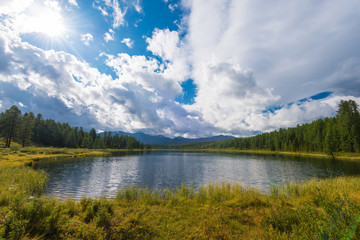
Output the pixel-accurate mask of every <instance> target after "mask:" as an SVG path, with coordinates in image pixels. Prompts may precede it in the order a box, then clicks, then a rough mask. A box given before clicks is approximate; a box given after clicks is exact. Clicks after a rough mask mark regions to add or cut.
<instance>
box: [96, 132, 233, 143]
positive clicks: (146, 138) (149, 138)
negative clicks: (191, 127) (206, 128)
mask: <svg viewBox="0 0 360 240" xmlns="http://www.w3.org/2000/svg"><path fill="white" fill-rule="evenodd" d="M111 133H112V135H116V134H118V135H128V136H132V137H135V138H136V139H137V140H138V141H140V142H142V143H144V144H151V145H178V144H188V143H202V142H215V141H223V140H231V139H234V138H235V137H233V136H224V135H218V136H213V137H207V138H183V137H176V138H168V137H164V136H162V135H156V136H153V135H148V134H145V133H142V132H138V133H127V132H122V131H118V132H111ZM101 135H102V136H103V133H102V134H101Z"/></svg>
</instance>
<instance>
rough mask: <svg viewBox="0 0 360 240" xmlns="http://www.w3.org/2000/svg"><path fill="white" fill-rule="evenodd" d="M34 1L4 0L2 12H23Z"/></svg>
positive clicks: (1, 2) (0, 4)
mask: <svg viewBox="0 0 360 240" xmlns="http://www.w3.org/2000/svg"><path fill="white" fill-rule="evenodd" d="M32 3H33V0H2V1H0V14H16V13H21V12H23V11H24V10H25V9H26V8H28V7H29V6H30V5H31V4H32Z"/></svg>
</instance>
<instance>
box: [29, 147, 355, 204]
mask: <svg viewBox="0 0 360 240" xmlns="http://www.w3.org/2000/svg"><path fill="white" fill-rule="evenodd" d="M34 167H35V168H40V169H44V170H45V171H46V172H47V173H48V174H49V176H50V181H49V184H48V187H47V190H46V194H48V195H55V196H57V197H59V198H66V197H72V198H74V199H80V198H81V197H82V196H86V197H99V196H101V195H105V196H107V197H111V196H114V195H116V193H117V191H118V189H121V188H124V187H125V186H133V185H136V186H138V187H149V188H156V189H163V188H175V187H178V186H181V184H182V183H185V184H187V185H189V186H193V187H194V188H195V189H196V188H198V187H199V186H202V185H205V184H208V183H214V182H218V183H221V182H224V181H225V182H237V183H241V184H242V185H243V186H247V187H256V188H258V189H260V190H261V191H263V192H269V191H270V189H271V186H272V185H275V184H282V183H286V182H302V181H304V180H307V179H311V178H314V177H316V178H328V177H334V176H341V175H357V174H360V163H357V162H347V161H336V160H330V159H304V158H302V159H299V158H291V157H279V156H257V155H241V154H218V153H191V152H149V153H146V152H144V153H133V154H123V155H121V156H113V157H97V158H84V159H66V160H61V161H52V162H50V161H49V162H46V161H45V162H42V161H40V162H38V163H36V164H35V165H34Z"/></svg>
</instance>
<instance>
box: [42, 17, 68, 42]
mask: <svg viewBox="0 0 360 240" xmlns="http://www.w3.org/2000/svg"><path fill="white" fill-rule="evenodd" d="M36 22H37V25H36V26H37V31H38V32H40V33H43V34H46V35H47V36H48V37H51V38H55V37H60V36H62V35H63V34H64V32H65V25H64V20H63V17H62V16H61V15H60V14H59V13H55V12H53V13H48V14H43V15H40V16H38V17H37V18H36Z"/></svg>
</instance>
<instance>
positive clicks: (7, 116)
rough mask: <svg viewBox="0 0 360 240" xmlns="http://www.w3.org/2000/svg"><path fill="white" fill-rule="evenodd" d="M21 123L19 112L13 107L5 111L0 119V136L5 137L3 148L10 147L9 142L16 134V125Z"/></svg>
mask: <svg viewBox="0 0 360 240" xmlns="http://www.w3.org/2000/svg"><path fill="white" fill-rule="evenodd" d="M20 121H21V111H20V110H19V109H18V108H17V107H16V106H15V105H14V106H12V107H10V108H9V109H7V110H5V113H4V114H2V116H1V119H0V135H1V136H2V137H5V140H6V143H5V147H10V145H11V141H12V140H13V139H14V138H15V137H16V135H17V133H18V129H17V127H18V125H20Z"/></svg>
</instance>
